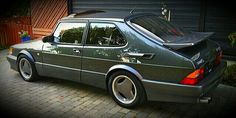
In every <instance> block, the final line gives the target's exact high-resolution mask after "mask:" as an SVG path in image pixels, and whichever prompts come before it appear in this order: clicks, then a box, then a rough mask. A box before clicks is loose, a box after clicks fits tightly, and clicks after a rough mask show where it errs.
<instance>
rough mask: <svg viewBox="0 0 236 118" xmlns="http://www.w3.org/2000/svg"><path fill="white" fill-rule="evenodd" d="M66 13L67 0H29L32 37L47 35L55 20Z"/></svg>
mask: <svg viewBox="0 0 236 118" xmlns="http://www.w3.org/2000/svg"><path fill="white" fill-rule="evenodd" d="M67 13H68V9H67V0H31V23H32V27H33V34H34V38H37V37H41V36H45V35H49V34H50V33H51V31H52V29H53V28H54V26H55V25H56V23H57V21H58V20H59V19H60V18H62V17H63V16H67V15H68V14H67Z"/></svg>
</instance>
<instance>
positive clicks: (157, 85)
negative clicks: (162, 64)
mask: <svg viewBox="0 0 236 118" xmlns="http://www.w3.org/2000/svg"><path fill="white" fill-rule="evenodd" d="M225 68H226V62H223V61H222V63H221V64H220V65H219V66H218V67H217V68H216V69H215V70H214V71H213V72H212V73H211V74H209V75H208V76H207V77H206V78H204V80H202V81H201V82H200V83H198V84H197V85H196V86H190V85H182V84H174V83H167V82H158V81H150V80H142V82H143V85H144V88H145V90H146V94H147V99H148V100H150V101H168V102H185V103H197V102H199V100H200V98H201V97H203V96H204V95H205V94H207V93H208V92H209V91H211V90H212V89H214V88H216V87H217V86H218V85H219V83H220V82H221V80H222V75H223V72H224V70H225Z"/></svg>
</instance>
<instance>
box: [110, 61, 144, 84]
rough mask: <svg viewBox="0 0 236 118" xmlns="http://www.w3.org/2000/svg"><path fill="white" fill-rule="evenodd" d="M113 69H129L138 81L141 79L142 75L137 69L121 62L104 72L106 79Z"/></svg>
mask: <svg viewBox="0 0 236 118" xmlns="http://www.w3.org/2000/svg"><path fill="white" fill-rule="evenodd" d="M115 70H126V71H129V72H130V73H132V74H134V75H135V76H136V77H137V78H138V79H139V80H140V81H142V80H143V77H142V76H141V74H140V73H139V72H138V71H137V70H135V69H133V68H132V67H130V66H127V65H122V64H119V65H114V66H112V67H111V68H110V69H109V70H108V72H107V74H106V79H108V77H109V76H110V75H111V73H112V72H114V71H115Z"/></svg>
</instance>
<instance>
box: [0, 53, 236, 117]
mask: <svg viewBox="0 0 236 118" xmlns="http://www.w3.org/2000/svg"><path fill="white" fill-rule="evenodd" d="M6 53H7V52H6V50H5V51H0V107H1V109H0V110H1V113H0V116H1V117H2V116H3V115H4V114H5V115H6V114H8V115H13V116H18V117H20V116H21V117H25V118H26V117H33V118H35V117H48V118H52V117H56V118H58V117H62V118H63V117H65V118H70V117H82V118H84V117H92V118H93V117H95V118H99V117H101V118H105V117H114V118H121V117H125V118H145V117H148V118H155V117H158V118H161V117H173V118H175V117H181V118H182V117H186V118H189V117H199V118H203V117H227V116H228V115H230V114H232V113H233V112H234V111H236V88H233V87H229V86H225V85H220V86H218V88H217V89H216V90H215V91H214V92H213V102H211V103H210V104H181V103H165V102H147V103H146V104H144V105H142V106H140V107H138V108H136V109H132V110H130V109H126V108H122V107H120V106H118V105H117V104H116V103H115V102H113V100H112V98H111V97H110V96H109V95H108V93H107V92H106V91H104V90H101V89H98V88H93V87H90V86H86V85H82V84H78V83H73V82H68V81H63V80H56V79H53V78H45V77H41V79H40V80H38V81H36V82H33V83H29V82H25V81H23V80H22V79H21V77H20V76H19V74H18V73H17V72H15V71H13V70H10V67H9V64H8V62H7V60H6ZM234 116H235V114H234Z"/></svg>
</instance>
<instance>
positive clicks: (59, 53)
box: [43, 22, 87, 81]
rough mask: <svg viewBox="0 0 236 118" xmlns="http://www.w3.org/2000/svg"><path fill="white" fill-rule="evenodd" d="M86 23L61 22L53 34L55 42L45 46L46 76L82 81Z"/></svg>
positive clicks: (44, 67)
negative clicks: (83, 43) (82, 57)
mask: <svg viewBox="0 0 236 118" xmlns="http://www.w3.org/2000/svg"><path fill="white" fill-rule="evenodd" d="M86 24H87V23H86V22H61V23H59V24H58V26H57V28H56V30H55V32H54V33H53V37H52V38H54V42H50V43H45V44H44V46H43V70H44V73H45V74H46V76H50V77H56V78H61V79H67V80H72V81H80V69H81V55H82V47H83V46H82V39H83V36H84V31H85V28H86Z"/></svg>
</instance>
